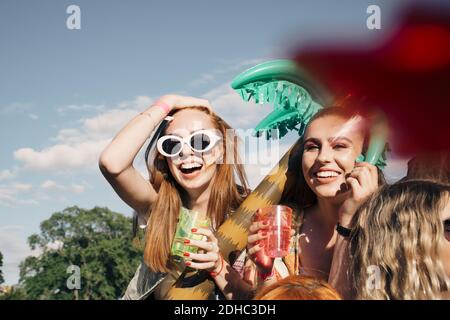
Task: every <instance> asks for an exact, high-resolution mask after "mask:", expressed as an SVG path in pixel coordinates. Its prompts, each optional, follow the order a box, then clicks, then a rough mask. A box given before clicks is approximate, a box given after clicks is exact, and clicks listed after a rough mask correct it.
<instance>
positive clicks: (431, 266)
mask: <svg viewBox="0 0 450 320" xmlns="http://www.w3.org/2000/svg"><path fill="white" fill-rule="evenodd" d="M449 192H450V185H445V184H440V183H436V182H433V181H426V180H409V181H405V182H399V183H396V184H393V185H391V186H384V187H382V188H381V189H380V190H379V191H378V193H377V194H375V195H374V196H373V197H371V199H369V200H368V202H367V203H366V204H365V205H364V206H362V207H361V208H360V209H359V212H358V214H357V215H356V216H355V218H354V219H355V220H356V221H355V223H356V225H355V228H354V230H353V233H352V236H351V245H350V252H351V255H352V261H353V265H352V267H351V270H350V275H351V278H352V280H353V284H354V286H355V288H354V289H355V292H356V296H357V298H358V299H414V300H416V299H439V298H440V297H442V294H443V293H444V292H446V291H448V290H449V287H450V282H449V279H448V278H447V276H446V274H445V271H444V268H443V264H442V261H440V259H439V256H438V247H439V242H440V241H442V239H443V238H444V227H443V223H442V221H441V219H440V212H441V211H442V209H443V206H444V205H445V204H446V201H448V200H449ZM373 267H375V268H378V270H379V271H380V272H379V277H378V279H376V278H374V277H373V275H372V274H369V270H370V268H373ZM373 281H375V282H373ZM369 283H370V285H369Z"/></svg>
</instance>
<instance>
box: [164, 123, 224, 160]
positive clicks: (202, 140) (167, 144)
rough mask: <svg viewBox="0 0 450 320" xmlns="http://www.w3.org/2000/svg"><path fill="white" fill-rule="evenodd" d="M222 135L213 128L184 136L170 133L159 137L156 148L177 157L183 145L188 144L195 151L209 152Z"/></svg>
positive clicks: (166, 154) (168, 155)
mask: <svg viewBox="0 0 450 320" xmlns="http://www.w3.org/2000/svg"><path fill="white" fill-rule="evenodd" d="M220 140H222V137H221V136H219V135H217V134H216V133H215V132H214V131H213V130H206V129H203V130H198V131H194V132H193V133H191V134H190V135H189V136H187V137H185V138H182V137H180V136H177V135H173V134H168V135H165V136H162V137H161V138H159V139H158V142H157V144H156V148H157V149H158V151H159V153H161V154H162V155H163V156H165V157H170V158H171V157H175V156H178V155H179V154H180V153H181V150H183V146H184V145H185V144H187V145H188V146H189V147H190V148H191V150H192V151H194V152H207V151H209V150H211V149H212V148H213V147H214V146H215V145H216V143H217V142H218V141H220Z"/></svg>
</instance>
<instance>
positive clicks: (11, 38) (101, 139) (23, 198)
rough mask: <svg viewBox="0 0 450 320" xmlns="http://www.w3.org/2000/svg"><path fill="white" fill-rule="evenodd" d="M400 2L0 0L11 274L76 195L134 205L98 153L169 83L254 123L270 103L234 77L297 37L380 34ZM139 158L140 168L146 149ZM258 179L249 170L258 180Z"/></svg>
mask: <svg viewBox="0 0 450 320" xmlns="http://www.w3.org/2000/svg"><path fill="white" fill-rule="evenodd" d="M404 3H405V1H364V0H361V1H358V0H355V1H349V0H341V1H339V2H337V1H331V0H330V1H317V0H316V1H300V0H292V1H289V0H282V1H266V0H259V1H256V0H255V1H253V0H252V1H231V0H230V1H204V0H190V1H173V0H172V1H136V0H134V1H117V0H114V1H112V0H108V1H106V0H95V1H93V0H89V1H84V0H72V1H63V0H42V1H22V0H2V1H1V2H0V41H1V50H0V70H1V71H0V251H1V252H2V253H3V255H4V267H3V270H4V274H5V278H6V283H7V284H13V283H16V282H17V281H18V263H19V262H20V261H21V260H23V259H24V257H26V256H27V255H29V254H30V253H31V252H30V250H29V249H28V246H27V243H26V239H27V237H28V236H29V235H31V234H32V233H36V232H38V231H39V223H40V222H41V221H42V220H44V219H46V218H48V217H50V215H51V214H52V213H53V212H56V211H59V210H62V209H64V208H66V207H68V206H72V205H78V206H81V207H84V208H92V207H94V206H107V207H109V208H111V209H113V210H116V211H119V212H122V213H124V214H126V215H130V214H131V209H130V208H129V207H127V206H126V205H125V204H123V203H122V202H121V200H120V199H119V198H118V196H117V195H116V194H115V193H114V192H113V190H112V189H111V188H110V187H109V185H108V184H107V183H106V181H105V180H104V179H103V177H102V176H101V174H100V172H99V170H98V167H97V158H98V154H99V152H100V151H101V150H102V148H103V147H104V145H105V144H106V143H107V142H108V141H109V140H110V139H111V138H112V137H113V136H114V134H115V133H116V132H117V131H118V130H119V129H120V127H121V126H122V125H124V124H125V123H126V121H127V120H129V119H131V118H132V117H133V116H134V115H135V114H137V113H138V112H140V111H143V110H144V109H145V108H146V107H147V106H148V105H149V104H150V103H151V101H152V100H153V99H154V98H156V97H158V96H160V95H163V94H166V93H172V92H173V93H180V94H185V95H192V96H202V97H206V98H208V99H210V100H211V102H212V105H213V107H214V108H215V109H216V111H217V112H218V113H219V114H220V115H222V116H223V117H224V118H225V120H227V121H228V122H229V123H230V124H231V125H233V126H234V127H237V128H251V127H252V126H254V125H255V124H256V123H257V122H258V120H260V117H261V114H262V113H264V112H269V110H270V107H268V106H254V105H248V106H244V104H242V103H241V102H240V99H239V98H238V97H237V95H236V94H235V93H234V92H233V91H232V90H231V89H230V88H229V84H230V80H231V79H232V78H233V77H234V76H236V75H237V74H238V73H240V72H242V71H243V70H245V69H246V68H248V67H251V66H253V65H255V64H256V63H258V62H261V61H264V60H267V59H271V58H283V57H285V56H286V55H287V52H288V49H289V48H290V47H291V46H293V44H294V43H307V42H311V41H322V42H323V41H330V40H333V41H336V40H337V41H356V42H370V41H375V40H376V39H377V38H378V37H379V36H380V33H382V32H386V31H387V30H389V28H390V26H391V25H392V23H393V22H395V21H393V17H395V14H396V13H397V12H398V10H399V9H400V8H402V6H403V4H404ZM71 4H76V5H78V6H79V7H80V8H81V30H69V29H67V28H66V19H67V17H68V16H69V15H68V14H67V13H66V8H67V7H68V6H69V5H71ZM369 4H379V5H380V7H381V10H382V30H379V31H370V30H368V29H367V28H366V18H367V14H366V8H367V6H368V5H369ZM293 139H294V137H289V138H287V139H286V140H285V141H284V142H282V146H281V147H282V149H283V148H284V149H285V148H287V146H289V144H290V142H291V141H293ZM284 149H283V150H284ZM392 163H393V165H392V168H393V169H391V175H392V176H393V177H395V176H396V175H401V173H402V172H403V171H402V170H403V169H404V167H402V165H403V162H400V161H398V162H395V161H393V162H392ZM136 165H137V166H138V167H139V168H140V169H142V170H143V168H144V167H143V160H142V155H140V156H139V157H138V159H137V164H136ZM249 170H250V173H255V172H257V170H256V169H255V168H249ZM143 171H144V170H143ZM260 178H262V176H261V175H258V174H252V179H251V182H252V184H253V185H254V184H255V183H256V182H257V181H259V180H260Z"/></svg>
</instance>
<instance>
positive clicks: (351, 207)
mask: <svg viewBox="0 0 450 320" xmlns="http://www.w3.org/2000/svg"><path fill="white" fill-rule="evenodd" d="M347 186H348V188H349V190H348V197H347V199H346V200H345V201H344V203H343V204H342V206H341V207H340V209H339V219H340V223H341V224H342V225H344V226H346V225H349V224H350V221H351V219H352V218H353V215H354V214H355V212H356V211H357V210H358V208H359V207H360V206H361V205H362V204H363V203H364V201H366V199H367V198H369V197H370V196H371V195H372V194H373V193H374V192H375V191H376V190H377V188H378V170H377V167H376V166H374V165H372V164H370V163H368V162H359V163H356V164H355V167H354V168H353V170H352V172H350V174H349V175H348V177H347Z"/></svg>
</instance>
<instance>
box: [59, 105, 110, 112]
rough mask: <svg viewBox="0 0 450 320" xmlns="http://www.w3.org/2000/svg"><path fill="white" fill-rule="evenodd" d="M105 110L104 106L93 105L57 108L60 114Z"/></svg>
mask: <svg viewBox="0 0 450 320" xmlns="http://www.w3.org/2000/svg"><path fill="white" fill-rule="evenodd" d="M104 109H105V106H104V105H91V104H81V105H76V104H71V105H67V106H63V107H58V108H56V111H57V112H58V113H65V112H70V111H103V110H104Z"/></svg>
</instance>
